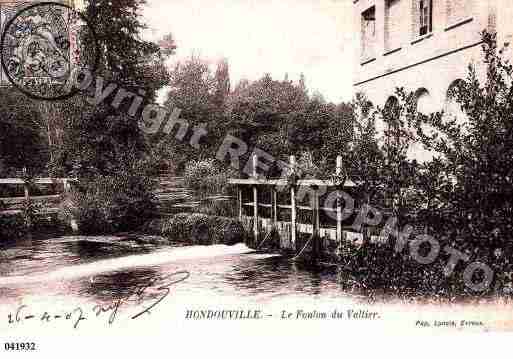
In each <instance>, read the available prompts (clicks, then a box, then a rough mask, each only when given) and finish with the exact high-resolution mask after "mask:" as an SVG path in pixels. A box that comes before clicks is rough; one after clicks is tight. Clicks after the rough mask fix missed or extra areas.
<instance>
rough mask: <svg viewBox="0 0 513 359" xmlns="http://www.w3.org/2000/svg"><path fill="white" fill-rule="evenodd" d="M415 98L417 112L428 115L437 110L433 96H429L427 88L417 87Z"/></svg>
mask: <svg viewBox="0 0 513 359" xmlns="http://www.w3.org/2000/svg"><path fill="white" fill-rule="evenodd" d="M415 98H416V100H417V111H418V112H419V113H421V114H423V115H426V116H429V115H430V114H432V113H433V112H436V111H437V110H439V109H438V108H437V106H436V103H435V101H434V100H433V96H431V94H430V93H429V91H428V90H427V89H425V88H419V89H418V90H417V91H415Z"/></svg>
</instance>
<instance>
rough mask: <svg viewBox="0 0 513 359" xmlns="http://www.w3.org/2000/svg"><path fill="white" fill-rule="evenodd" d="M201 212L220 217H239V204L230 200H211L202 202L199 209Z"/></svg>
mask: <svg viewBox="0 0 513 359" xmlns="http://www.w3.org/2000/svg"><path fill="white" fill-rule="evenodd" d="M198 212H199V213H202V214H206V215H209V216H219V217H231V218H234V217H237V216H238V209H237V205H236V204H234V203H233V201H230V200H211V201H207V202H205V203H202V205H201V207H200V208H199V209H198Z"/></svg>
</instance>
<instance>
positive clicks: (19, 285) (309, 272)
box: [0, 237, 342, 302]
mask: <svg viewBox="0 0 513 359" xmlns="http://www.w3.org/2000/svg"><path fill="white" fill-rule="evenodd" d="M0 252H1V253H2V257H3V258H2V261H1V263H0V295H1V296H2V298H11V299H12V298H14V299H22V298H23V297H24V296H33V295H35V296H46V297H52V296H57V295H62V296H75V297H79V298H81V299H85V300H87V301H94V302H109V301H113V300H116V299H120V298H125V297H127V296H130V295H131V294H133V293H134V292H135V291H137V290H138V289H139V288H141V287H143V286H145V285H147V283H149V282H150V281H151V280H152V279H155V278H161V277H165V276H167V275H169V274H171V273H175V272H177V271H188V272H190V273H191V276H190V278H188V279H187V280H186V281H185V282H184V283H181V284H180V285H179V286H177V287H176V288H173V291H174V292H176V293H182V294H185V295H208V293H212V292H215V293H219V294H226V295H231V296H235V297H251V298H256V299H263V300H265V299H271V298H274V297H276V296H287V295H291V294H293V295H295V294H303V295H313V296H319V295H322V296H323V297H325V296H332V297H335V296H340V295H341V294H342V292H341V289H340V286H339V285H338V284H337V280H336V277H337V274H336V271H335V270H333V269H329V268H328V269H326V268H324V269H321V268H310V267H304V266H302V265H299V264H297V263H294V262H291V261H290V260H289V259H287V258H283V257H281V256H270V255H261V254H255V253H251V252H250V250H248V249H247V248H246V247H244V246H241V247H237V248H236V249H234V247H225V246H214V247H199V246H198V247H188V248H174V247H171V246H162V245H148V244H146V245H141V244H140V243H139V242H137V240H123V241H121V240H120V239H119V238H108V237H98V238H91V237H89V238H80V237H75V238H73V237H60V238H52V239H38V240H32V241H31V242H25V243H23V244H18V245H16V246H8V247H4V249H3V250H0ZM2 277H3V279H4V281H3V282H2V280H1V279H2ZM34 277H36V279H35V280H34ZM9 278H12V279H11V280H10V281H9ZM2 283H4V285H2ZM5 283H7V284H5ZM2 287H3V288H2Z"/></svg>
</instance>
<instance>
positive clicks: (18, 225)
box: [0, 213, 27, 242]
mask: <svg viewBox="0 0 513 359" xmlns="http://www.w3.org/2000/svg"><path fill="white" fill-rule="evenodd" d="M26 233H27V229H26V226H25V219H24V218H23V214H21V213H20V214H16V215H12V216H0V241H2V242H3V241H9V240H13V239H16V238H20V237H22V236H24V235H25V234H26Z"/></svg>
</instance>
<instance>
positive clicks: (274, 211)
mask: <svg viewBox="0 0 513 359" xmlns="http://www.w3.org/2000/svg"><path fill="white" fill-rule="evenodd" d="M271 204H272V213H271V218H272V223H273V227H274V226H275V225H276V222H278V191H276V187H272V189H271Z"/></svg>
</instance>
